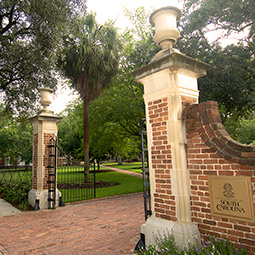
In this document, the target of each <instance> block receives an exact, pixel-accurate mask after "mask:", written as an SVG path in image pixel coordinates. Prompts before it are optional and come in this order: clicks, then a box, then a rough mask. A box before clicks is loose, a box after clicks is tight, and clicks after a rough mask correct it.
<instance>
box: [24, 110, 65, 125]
mask: <svg viewBox="0 0 255 255" xmlns="http://www.w3.org/2000/svg"><path fill="white" fill-rule="evenodd" d="M62 119H63V117H59V116H57V115H55V114H54V113H50V112H41V113H40V114H38V115H35V116H32V117H30V118H29V121H30V122H31V123H32V122H35V121H37V120H41V121H55V122H57V123H59V122H60V121H61V120H62Z"/></svg>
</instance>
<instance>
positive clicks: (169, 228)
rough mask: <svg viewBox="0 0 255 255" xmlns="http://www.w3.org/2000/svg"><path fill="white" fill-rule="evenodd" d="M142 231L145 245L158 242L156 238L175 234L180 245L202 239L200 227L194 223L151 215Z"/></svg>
mask: <svg viewBox="0 0 255 255" xmlns="http://www.w3.org/2000/svg"><path fill="white" fill-rule="evenodd" d="M141 233H142V234H144V235H145V245H146V247H148V246H149V245H151V244H154V245H155V244H156V238H159V239H160V238H161V239H162V238H164V237H165V236H168V235H173V236H174V238H175V242H176V244H177V245H179V246H183V245H187V244H188V242H191V243H193V244H195V243H196V242H200V241H201V236H200V233H199V231H198V228H197V227H196V225H195V224H194V223H178V222H173V221H169V220H164V219H161V218H157V217H150V218H149V219H147V221H146V222H145V223H144V224H143V225H142V227H141Z"/></svg>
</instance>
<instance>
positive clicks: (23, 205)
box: [0, 183, 31, 210]
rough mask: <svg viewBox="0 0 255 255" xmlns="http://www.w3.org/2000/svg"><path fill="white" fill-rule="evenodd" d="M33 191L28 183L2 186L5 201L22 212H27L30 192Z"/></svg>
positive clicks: (2, 195)
mask: <svg viewBox="0 0 255 255" xmlns="http://www.w3.org/2000/svg"><path fill="white" fill-rule="evenodd" d="M30 189H31V187H30V185H29V184H27V183H19V184H11V183H4V184H2V185H1V186H0V194H1V197H2V198H3V199H5V200H6V201H8V202H9V203H11V204H12V205H14V206H15V207H17V208H18V209H20V210H27V209H28V207H29V204H28V192H29V190H30Z"/></svg>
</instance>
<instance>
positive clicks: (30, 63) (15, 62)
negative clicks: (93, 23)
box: [0, 0, 83, 115]
mask: <svg viewBox="0 0 255 255" xmlns="http://www.w3.org/2000/svg"><path fill="white" fill-rule="evenodd" d="M78 5H80V6H81V5H83V3H82V1H80V0H62V1H59V0H42V1H35V0H26V1H23V0H1V1H0V48H1V52H0V93H1V97H2V98H3V100H4V102H5V103H6V107H8V108H12V109H14V110H16V113H17V111H18V112H19V114H20V115H22V114H24V115H28V113H31V112H33V110H34V109H35V105H34V103H35V102H36V100H37V99H38V92H37V89H38V88H40V87H43V86H47V87H51V88H54V87H55V86H56V84H57V80H56V78H55V77H54V75H53V66H54V58H55V53H56V48H58V47H59V43H60V38H61V36H62V35H63V32H64V31H65V28H66V26H67V24H68V23H69V21H70V19H71V18H73V17H74V16H75V15H76V11H77V6H78Z"/></svg>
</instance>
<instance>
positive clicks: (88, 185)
mask: <svg viewBox="0 0 255 255" xmlns="http://www.w3.org/2000/svg"><path fill="white" fill-rule="evenodd" d="M88 176H89V178H85V174H84V166H83V165H77V166H73V165H72V166H59V167H57V188H58V189H59V190H60V192H61V193H62V199H63V201H64V202H65V203H67V202H74V201H81V200H87V199H92V198H95V197H96V185H95V181H96V179H95V166H94V165H91V166H90V169H89V175H88Z"/></svg>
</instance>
